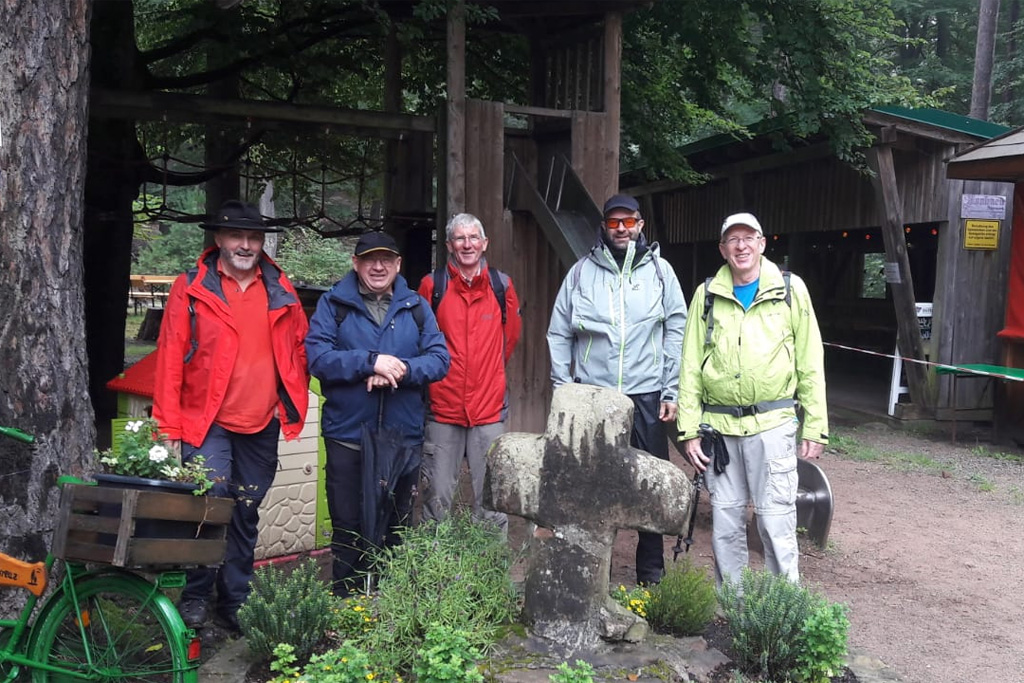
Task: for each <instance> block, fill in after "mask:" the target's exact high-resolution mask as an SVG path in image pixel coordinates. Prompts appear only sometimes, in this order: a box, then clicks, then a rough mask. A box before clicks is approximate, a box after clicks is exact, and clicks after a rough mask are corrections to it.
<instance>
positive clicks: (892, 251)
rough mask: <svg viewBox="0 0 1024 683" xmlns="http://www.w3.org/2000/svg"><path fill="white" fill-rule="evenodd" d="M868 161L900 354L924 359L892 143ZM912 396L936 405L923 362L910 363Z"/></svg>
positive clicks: (925, 405)
mask: <svg viewBox="0 0 1024 683" xmlns="http://www.w3.org/2000/svg"><path fill="white" fill-rule="evenodd" d="M868 162H869V163H870V164H871V170H872V171H874V176H873V177H872V179H871V182H872V184H873V185H874V188H875V198H876V201H877V202H878V206H879V208H880V209H881V211H880V213H881V218H882V241H883V242H884V243H885V280H886V282H887V283H888V284H889V287H890V288H891V289H892V300H893V305H894V306H895V308H896V329H897V331H898V337H897V339H898V343H899V349H900V355H902V356H903V357H904V358H916V359H918V360H924V342H923V341H922V339H921V330H920V328H919V327H918V325H917V309H916V307H915V301H914V283H913V278H912V277H911V273H910V260H909V259H908V258H907V240H906V238H905V237H904V234H903V217H902V208H901V206H902V205H901V204H900V197H899V190H898V188H897V186H896V168H895V165H894V164H893V159H892V148H891V147H889V146H888V145H881V146H876V147H872V148H871V150H870V152H869V154H868ZM904 368H905V371H906V373H907V384H908V387H909V389H910V399H911V401H913V403H914V404H915V405H917V406H918V407H919V408H922V409H927V410H931V409H933V408H934V407H935V401H934V396H933V395H932V392H931V389H930V387H929V382H928V377H929V374H928V370H927V368H925V366H923V365H921V364H920V363H906V364H905V365H904Z"/></svg>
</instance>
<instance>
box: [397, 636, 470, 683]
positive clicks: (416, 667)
mask: <svg viewBox="0 0 1024 683" xmlns="http://www.w3.org/2000/svg"><path fill="white" fill-rule="evenodd" d="M480 657H481V653H480V650H478V649H477V648H476V647H474V646H473V645H472V644H471V643H470V640H469V634H468V633H467V632H465V631H462V630H459V629H455V628H452V627H450V626H444V625H441V624H435V625H433V626H431V627H430V628H429V629H428V630H427V633H426V635H425V636H424V638H423V647H421V648H420V649H419V650H417V651H416V660H415V661H414V662H413V665H412V671H413V673H414V674H415V675H416V681H417V683H483V680H484V677H483V674H481V673H480V671H479V670H478V669H477V662H478V661H479V660H480Z"/></svg>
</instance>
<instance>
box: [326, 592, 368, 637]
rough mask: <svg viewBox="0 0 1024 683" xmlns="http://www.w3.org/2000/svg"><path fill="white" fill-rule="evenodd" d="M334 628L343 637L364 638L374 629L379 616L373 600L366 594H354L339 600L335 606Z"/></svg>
mask: <svg viewBox="0 0 1024 683" xmlns="http://www.w3.org/2000/svg"><path fill="white" fill-rule="evenodd" d="M333 611H334V629H335V630H336V631H338V633H339V634H341V638H342V639H344V638H355V639H359V638H362V637H363V636H364V635H365V634H367V633H369V632H370V631H372V630H373V625H374V624H375V623H376V621H377V617H376V616H374V614H373V601H372V600H370V598H369V597H367V596H366V595H362V594H360V595H353V596H351V597H348V598H344V599H343V600H340V601H338V603H337V605H336V606H335V607H334V610H333Z"/></svg>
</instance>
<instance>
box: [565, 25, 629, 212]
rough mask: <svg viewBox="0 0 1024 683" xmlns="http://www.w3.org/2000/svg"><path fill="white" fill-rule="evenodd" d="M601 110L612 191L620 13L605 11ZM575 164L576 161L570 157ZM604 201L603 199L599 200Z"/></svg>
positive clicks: (619, 83)
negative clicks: (602, 100)
mask: <svg viewBox="0 0 1024 683" xmlns="http://www.w3.org/2000/svg"><path fill="white" fill-rule="evenodd" d="M604 111H605V113H606V114H607V115H608V118H607V120H606V121H605V133H604V134H605V139H604V144H605V145H607V152H608V160H609V162H610V164H611V165H610V168H609V171H610V172H611V174H612V178H614V179H615V180H614V182H613V183H612V184H613V185H614V187H612V188H611V189H612V191H613V192H616V191H618V189H619V180H618V178H619V135H620V133H619V130H620V128H621V119H622V116H621V113H622V13H621V12H608V13H607V14H605V15H604ZM573 163H576V160H575V159H574V160H573ZM598 201H599V202H603V201H604V199H603V198H599V199H598Z"/></svg>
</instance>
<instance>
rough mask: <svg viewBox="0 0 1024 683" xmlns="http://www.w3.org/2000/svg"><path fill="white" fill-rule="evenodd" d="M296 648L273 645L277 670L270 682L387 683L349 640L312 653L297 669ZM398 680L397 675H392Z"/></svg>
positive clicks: (273, 668) (364, 654)
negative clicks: (301, 667) (331, 648)
mask: <svg viewBox="0 0 1024 683" xmlns="http://www.w3.org/2000/svg"><path fill="white" fill-rule="evenodd" d="M294 651H295V648H293V647H292V646H291V645H288V644H285V643H282V644H280V645H278V646H277V647H275V648H274V662H273V663H272V664H271V665H270V669H271V671H277V672H279V674H280V675H278V676H275V677H274V678H273V679H272V680H271V681H270V683H367V682H368V681H379V682H380V683H387V681H388V677H382V676H380V675H379V674H378V672H376V671H375V670H374V668H373V664H372V662H371V660H370V657H369V656H368V655H367V654H366V653H365V652H364V651H363V650H361V649H359V647H358V646H357V645H356V644H355V643H353V642H352V641H348V640H346V641H345V642H343V643H342V644H341V646H340V647H338V648H335V649H333V650H330V651H329V652H324V653H321V654H317V655H313V656H312V657H310V658H309V663H308V664H307V665H306V666H305V667H304V668H303V669H301V670H300V669H299V668H298V667H296V666H295V663H296V661H297V660H298V658H297V657H296V656H295V654H294ZM395 680H396V681H401V677H400V676H396V677H395Z"/></svg>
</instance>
